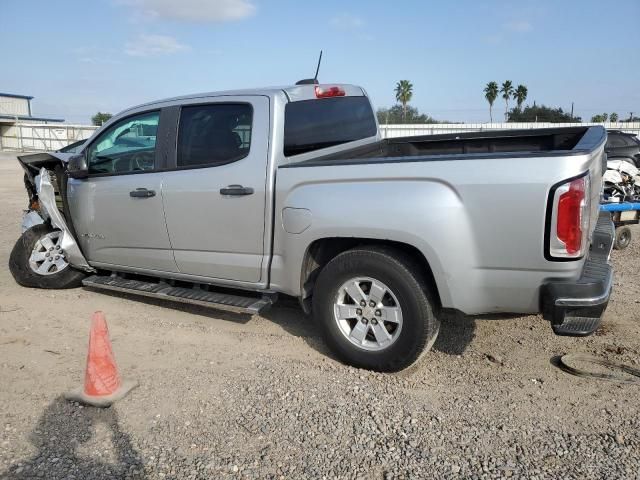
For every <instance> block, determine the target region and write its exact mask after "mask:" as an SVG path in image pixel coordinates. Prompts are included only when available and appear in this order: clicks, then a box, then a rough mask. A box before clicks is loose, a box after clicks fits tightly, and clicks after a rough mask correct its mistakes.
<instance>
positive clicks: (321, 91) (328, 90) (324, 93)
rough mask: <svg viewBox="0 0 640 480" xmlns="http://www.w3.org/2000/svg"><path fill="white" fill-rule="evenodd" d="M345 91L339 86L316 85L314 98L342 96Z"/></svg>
mask: <svg viewBox="0 0 640 480" xmlns="http://www.w3.org/2000/svg"><path fill="white" fill-rule="evenodd" d="M344 96H345V92H344V90H343V89H342V88H340V87H321V86H320V85H316V98H329V97H344Z"/></svg>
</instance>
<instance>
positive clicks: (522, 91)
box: [513, 85, 529, 110]
mask: <svg viewBox="0 0 640 480" xmlns="http://www.w3.org/2000/svg"><path fill="white" fill-rule="evenodd" d="M528 93H529V89H528V88H527V87H525V86H524V85H518V88H516V91H515V92H513V98H514V99H515V101H516V102H517V104H518V110H520V109H521V108H522V104H523V103H524V101H525V100H526V99H527V94H528Z"/></svg>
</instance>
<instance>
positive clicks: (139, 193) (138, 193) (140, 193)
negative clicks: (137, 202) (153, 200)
mask: <svg viewBox="0 0 640 480" xmlns="http://www.w3.org/2000/svg"><path fill="white" fill-rule="evenodd" d="M129 196H130V197H135V198H149V197H155V196H156V191H155V190H147V189H146V188H136V189H135V190H133V191H131V192H129Z"/></svg>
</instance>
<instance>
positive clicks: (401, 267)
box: [313, 247, 439, 371]
mask: <svg viewBox="0 0 640 480" xmlns="http://www.w3.org/2000/svg"><path fill="white" fill-rule="evenodd" d="M313 311H314V316H315V317H316V319H317V320H318V322H319V324H320V326H321V328H322V331H323V334H324V338H325V340H326V342H327V343H328V345H329V347H330V348H331V349H332V350H333V351H334V352H335V353H336V354H337V355H338V356H339V357H340V358H341V359H342V360H343V361H345V362H346V363H348V364H351V365H353V366H356V367H360V368H367V369H371V370H378V371H397V370H401V369H403V368H405V367H407V366H409V365H411V364H412V363H413V362H415V361H416V360H417V359H418V358H419V356H420V354H421V353H423V352H424V351H426V350H427V349H428V348H429V347H430V346H431V345H432V344H433V342H434V341H435V338H436V336H437V334H438V327H439V323H438V321H437V319H436V317H435V315H434V303H433V302H432V300H431V298H430V295H429V291H428V285H427V282H426V278H425V275H424V274H423V273H422V271H421V270H420V269H419V268H418V267H416V266H415V262H412V261H411V259H410V258H408V257H407V256H406V255H404V254H403V253H402V252H400V251H397V250H395V249H391V248H383V247H371V248H357V249H353V250H348V251H346V252H343V253H341V254H340V255H338V256H336V257H335V258H334V259H333V260H331V261H330V262H329V263H328V264H327V265H326V266H325V267H324V268H323V269H322V271H321V272H320V275H319V276H318V280H317V282H316V286H315V288H314V294H313Z"/></svg>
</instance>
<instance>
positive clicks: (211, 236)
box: [10, 84, 613, 371]
mask: <svg viewBox="0 0 640 480" xmlns="http://www.w3.org/2000/svg"><path fill="white" fill-rule="evenodd" d="M605 141H606V132H605V130H604V129H603V128H600V127H575V128H562V129H560V128H558V129H541V130H527V131H499V132H483V133H469V134H454V135H436V136H423V137H406V138H393V139H385V140H382V139H381V137H380V133H379V131H378V126H377V123H376V117H375V115H374V112H373V110H372V107H371V103H370V101H369V99H368V97H367V95H366V93H365V91H364V90H363V89H362V88H360V87H357V86H353V85H325V84H301V85H298V84H297V85H295V86H290V87H283V88H269V89H260V90H246V91H232V92H219V93H207V94H200V95H190V96H185V97H178V98H170V99H167V100H162V101H159V102H153V103H147V104H144V105H140V106H137V107H134V108H131V109H129V110H126V111H124V112H122V113H120V114H119V115H117V116H115V117H114V118H112V119H111V120H110V121H109V122H108V123H106V124H105V125H104V126H103V127H102V128H100V129H99V130H98V131H97V132H96V133H95V134H94V135H93V136H92V137H91V138H90V139H89V140H88V141H87V142H86V143H85V144H84V146H83V147H82V149H81V151H80V152H79V153H76V154H74V155H71V156H70V158H69V156H66V157H65V156H61V154H56V153H51V154H36V155H29V156H22V157H20V161H21V163H22V165H23V167H24V170H25V186H26V189H27V191H28V194H29V208H28V211H27V212H26V213H25V217H24V220H23V229H24V233H23V235H22V237H21V238H20V239H19V240H18V242H17V243H16V246H15V247H14V249H13V251H12V253H11V257H10V269H11V272H12V273H13V276H14V278H15V279H16V280H17V282H18V283H20V284H21V285H24V286H28V287H39V288H69V287H76V286H80V285H84V286H85V287H88V288H92V289H106V290H112V291H118V292H127V293H134V294H139V295H145V296H150V297H156V298H162V299H167V300H174V301H179V302H189V303H195V304H199V305H207V306H212V307H215V308H223V309H231V310H234V311H240V312H248V313H259V312H261V311H262V310H263V309H265V308H266V307H269V306H270V305H271V304H272V303H273V302H275V301H276V299H277V297H278V295H279V294H280V295H288V296H294V297H297V298H299V299H300V302H301V305H302V308H303V310H304V311H305V312H306V313H311V312H313V316H314V317H315V319H316V321H317V322H318V324H319V326H320V328H321V330H322V332H323V334H324V337H325V339H326V341H327V343H328V344H329V345H330V347H331V348H332V349H333V350H334V351H335V353H336V354H337V355H338V356H339V357H340V358H341V359H343V360H344V361H346V362H348V363H350V364H352V365H356V366H358V367H364V368H370V369H376V370H382V371H393V370H398V369H401V368H404V367H406V366H407V365H410V364H411V363H412V362H414V361H415V360H416V359H417V358H418V357H419V355H420V354H421V353H422V352H424V351H426V350H428V348H429V347H430V346H431V345H432V344H433V342H434V340H435V338H436V336H437V334H438V331H439V327H440V324H439V321H438V316H439V313H440V312H441V311H442V310H443V309H456V310H459V311H462V312H464V313H466V314H469V315H477V314H483V313H489V312H521V313H535V312H542V313H543V316H544V317H545V318H546V319H547V320H549V322H550V324H551V327H552V328H553V331H554V332H555V333H556V334H559V335H574V336H580V335H587V334H590V333H592V332H593V331H594V330H595V329H596V328H597V327H598V325H599V322H600V318H601V316H602V314H603V312H604V309H605V308H606V305H607V302H608V299H609V295H610V291H611V285H612V269H611V267H610V265H609V263H608V259H609V254H610V250H611V245H612V238H613V226H612V223H611V219H610V218H609V217H607V216H600V215H599V210H598V205H599V199H600V192H601V184H602V172H603V168H604V165H605V160H606V158H605V154H604V145H605Z"/></svg>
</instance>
